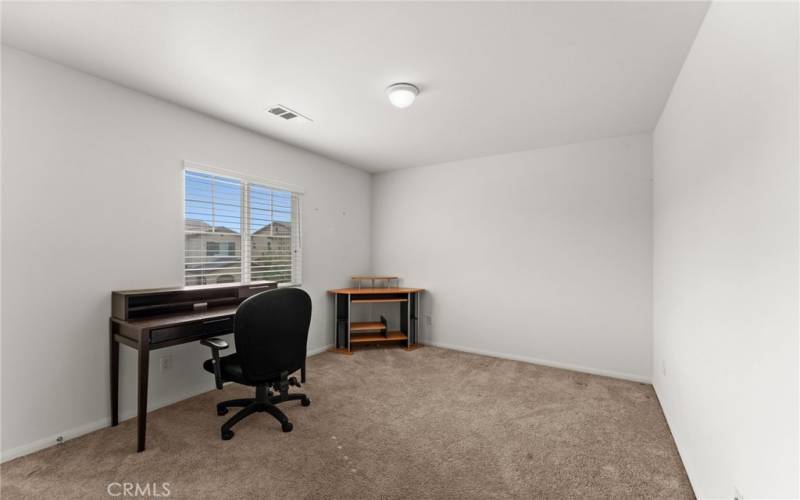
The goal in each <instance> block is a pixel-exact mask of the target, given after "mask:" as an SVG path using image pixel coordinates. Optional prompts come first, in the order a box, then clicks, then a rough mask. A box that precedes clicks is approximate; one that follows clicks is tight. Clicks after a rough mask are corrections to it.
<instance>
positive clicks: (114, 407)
mask: <svg viewBox="0 0 800 500" xmlns="http://www.w3.org/2000/svg"><path fill="white" fill-rule="evenodd" d="M108 332H109V336H110V339H109V340H110V341H111V427H114V426H115V425H117V424H118V423H119V342H117V341H116V340H115V339H114V322H113V321H109V325H108Z"/></svg>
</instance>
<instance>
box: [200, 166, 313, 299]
mask: <svg viewBox="0 0 800 500" xmlns="http://www.w3.org/2000/svg"><path fill="white" fill-rule="evenodd" d="M184 181H185V204H184V210H185V213H184V219H185V260H184V262H185V265H184V271H185V272H184V274H185V280H186V284H187V285H205V284H213V283H233V282H238V281H245V282H247V281H261V280H269V281H277V282H279V283H298V282H299V281H300V278H299V258H300V254H299V244H298V243H299V235H298V234H294V233H293V228H295V227H298V228H299V226H298V224H297V223H296V221H297V220H298V212H299V200H298V199H297V195H295V194H292V193H291V192H289V191H282V190H277V189H273V188H270V187H268V186H264V185H260V184H257V183H252V182H246V181H242V180H240V179H235V178H232V177H226V176H221V175H217V174H212V173H206V172H198V171H193V170H186V171H185V174H184Z"/></svg>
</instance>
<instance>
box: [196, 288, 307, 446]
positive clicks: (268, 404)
mask: <svg viewBox="0 0 800 500" xmlns="http://www.w3.org/2000/svg"><path fill="white" fill-rule="evenodd" d="M310 323H311V298H310V297H309V296H308V294H307V293H306V292H304V291H303V290H300V289H299V288H281V289H277V290H270V291H267V292H262V293H259V294H257V295H254V296H252V297H250V298H248V299H247V300H245V301H244V302H242V303H241V304H240V305H239V308H238V309H237V310H236V316H235V318H234V324H233V334H234V342H235V344H236V353H235V354H231V355H229V356H225V357H223V358H220V357H219V351H220V350H222V349H227V348H228V343H227V342H226V341H225V340H223V339H218V338H211V339H205V340H203V341H201V343H202V344H203V345H206V346H208V347H210V348H211V354H212V356H213V359H209V360H208V361H206V362H205V363H203V368H205V369H206V370H207V371H209V372H211V373H213V374H214V379H215V380H216V383H217V389H222V383H223V382H226V381H232V382H236V383H238V384H244V385H250V386H254V387H255V388H256V397H255V398H253V399H233V400H230V401H223V402H221V403H219V404H218V405H217V415H225V414H226V413H228V408H229V407H237V406H243V407H244V408H243V409H242V410H239V413H237V414H236V415H234V416H233V417H231V418H230V419H229V420H228V421H227V422H225V424H223V426H222V439H225V440H228V439H231V438H232V437H233V431H232V430H231V427H233V426H234V425H235V424H236V423H237V422H239V421H240V420H242V419H243V418H245V417H247V416H248V415H250V414H251V413H255V412H262V411H265V412H267V413H269V414H270V415H272V416H273V417H275V418H276V419H278V421H279V422H280V423H281V428H282V429H283V432H290V431H291V430H292V424H291V423H290V422H289V419H288V418H286V415H284V414H283V412H282V411H280V410H279V409H278V408H277V407H276V406H275V405H276V404H278V403H283V402H284V401H291V400H298V399H299V400H300V403H301V404H302V405H303V406H308V405H310V404H311V400H309V399H308V397H307V396H306V395H305V394H289V386H290V385H294V386H297V387H300V383H299V382H298V381H297V379H296V378H295V377H289V375H290V374H291V373H293V372H295V371H297V370H299V369H300V368H301V367H302V366H303V364H304V362H305V359H306V342H307V341H308V326H309V324H310ZM273 390H274V391H275V392H276V393H277V394H273Z"/></svg>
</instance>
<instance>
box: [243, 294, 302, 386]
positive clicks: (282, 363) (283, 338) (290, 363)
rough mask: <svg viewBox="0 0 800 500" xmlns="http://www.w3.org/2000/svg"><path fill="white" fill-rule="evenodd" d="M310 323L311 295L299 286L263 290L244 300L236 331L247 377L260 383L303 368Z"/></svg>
mask: <svg viewBox="0 0 800 500" xmlns="http://www.w3.org/2000/svg"><path fill="white" fill-rule="evenodd" d="M310 323H311V297H309V296H308V294H307V293H306V292H305V291H303V290H301V289H299V288H279V289H277V290H270V291H266V292H261V293H259V294H257V295H253V296H252V297H250V298H248V299H247V300H245V301H244V302H242V303H241V304H240V305H239V308H238V309H237V310H236V317H235V319H234V326H233V333H234V341H235V342H236V352H237V353H238V354H239V359H240V361H241V364H242V375H243V376H244V378H245V380H247V381H248V382H250V383H252V384H256V385H257V384H262V383H265V382H268V381H269V379H270V378H272V377H274V375H275V373H280V372H283V371H287V372H293V371H295V370H298V369H300V368H301V367H302V365H303V361H304V360H305V358H306V343H307V341H308V326H309V324H310Z"/></svg>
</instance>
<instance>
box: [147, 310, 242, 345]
mask: <svg viewBox="0 0 800 500" xmlns="http://www.w3.org/2000/svg"><path fill="white" fill-rule="evenodd" d="M231 332H233V317H232V316H229V317H227V318H214V319H206V320H203V321H198V322H196V323H187V324H185V325H180V326H170V327H168V328H159V329H157V330H153V331H151V332H150V343H151V344H157V343H159V342H166V341H168V340H175V339H180V338H186V337H199V336H202V335H222V334H225V333H231Z"/></svg>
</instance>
